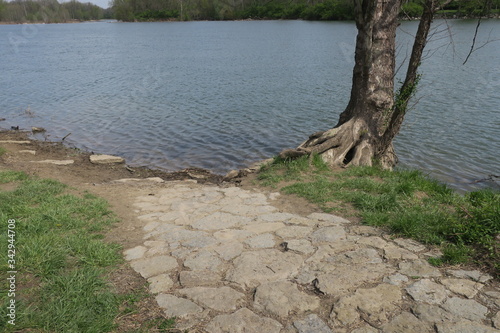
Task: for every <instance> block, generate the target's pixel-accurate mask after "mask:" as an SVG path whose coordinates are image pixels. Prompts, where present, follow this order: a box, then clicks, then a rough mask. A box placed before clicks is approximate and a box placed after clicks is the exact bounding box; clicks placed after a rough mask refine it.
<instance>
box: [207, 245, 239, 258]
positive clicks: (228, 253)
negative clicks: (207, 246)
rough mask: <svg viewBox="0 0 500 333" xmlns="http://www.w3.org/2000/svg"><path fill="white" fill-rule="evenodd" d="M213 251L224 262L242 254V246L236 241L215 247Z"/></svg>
mask: <svg viewBox="0 0 500 333" xmlns="http://www.w3.org/2000/svg"><path fill="white" fill-rule="evenodd" d="M214 251H215V252H217V254H218V255H219V256H220V257H221V258H222V259H224V260H232V259H234V258H236V257H237V256H239V255H240V254H241V253H242V252H243V244H241V243H240V242H237V241H229V242H225V243H223V244H221V245H219V246H217V247H214Z"/></svg>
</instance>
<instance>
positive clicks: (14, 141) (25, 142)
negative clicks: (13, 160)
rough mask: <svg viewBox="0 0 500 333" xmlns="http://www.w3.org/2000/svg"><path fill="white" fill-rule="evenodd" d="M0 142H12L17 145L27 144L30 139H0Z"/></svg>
mask: <svg viewBox="0 0 500 333" xmlns="http://www.w3.org/2000/svg"><path fill="white" fill-rule="evenodd" d="M0 143H12V144H17V145H28V144H30V143H31V141H19V140H0Z"/></svg>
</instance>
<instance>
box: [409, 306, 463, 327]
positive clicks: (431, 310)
mask: <svg viewBox="0 0 500 333" xmlns="http://www.w3.org/2000/svg"><path fill="white" fill-rule="evenodd" d="M412 312H413V314H414V315H415V316H417V318H418V319H420V320H422V321H426V322H429V323H433V324H437V323H444V322H447V321H453V320H456V318H455V317H454V316H453V315H452V314H451V313H449V312H448V311H446V310H444V309H443V308H441V307H440V306H438V305H431V304H425V303H416V304H415V305H414V306H413V307H412Z"/></svg>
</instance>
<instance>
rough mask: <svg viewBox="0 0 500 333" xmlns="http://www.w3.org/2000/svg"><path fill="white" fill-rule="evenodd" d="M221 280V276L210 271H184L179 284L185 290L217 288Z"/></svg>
mask: <svg viewBox="0 0 500 333" xmlns="http://www.w3.org/2000/svg"><path fill="white" fill-rule="evenodd" d="M221 279H222V278H221V276H220V275H219V274H217V273H215V272H212V271H209V270H203V271H182V272H180V274H179V283H180V284H181V286H182V287H184V288H189V287H206V286H215V285H217V284H218V283H219V282H220V281H221Z"/></svg>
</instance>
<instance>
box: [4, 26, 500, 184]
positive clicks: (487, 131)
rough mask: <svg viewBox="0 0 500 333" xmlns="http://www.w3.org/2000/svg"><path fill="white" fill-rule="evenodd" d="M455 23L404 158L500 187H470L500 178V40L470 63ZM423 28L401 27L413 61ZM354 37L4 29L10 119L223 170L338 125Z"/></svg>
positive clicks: (145, 157) (131, 154) (446, 176)
mask: <svg viewBox="0 0 500 333" xmlns="http://www.w3.org/2000/svg"><path fill="white" fill-rule="evenodd" d="M437 23H443V22H437ZM448 24H449V25H450V26H451V29H452V31H453V32H454V33H455V34H454V35H453V41H454V44H453V45H448V40H447V39H440V37H442V36H443V35H439V36H437V37H435V41H434V42H432V43H430V45H429V50H432V51H433V54H432V56H431V57H429V58H428V59H426V60H425V62H424V64H423V68H422V73H423V74H424V76H423V78H422V83H421V86H420V91H419V95H418V96H417V97H419V98H420V101H419V103H418V104H417V106H416V107H415V108H414V109H413V110H412V111H411V113H410V114H409V115H408V118H407V121H406V125H405V127H404V128H403V130H402V133H401V135H400V136H399V137H398V138H397V140H396V142H395V144H396V150H397V152H398V155H399V157H400V159H401V162H402V163H401V164H402V165H403V166H411V167H417V168H419V169H422V170H424V171H425V172H428V173H430V174H431V175H433V176H435V177H437V178H439V179H441V180H443V181H446V182H449V183H451V184H453V185H454V186H455V187H456V188H459V189H472V188H474V187H477V186H483V185H487V184H489V185H493V186H497V185H495V183H493V182H489V183H475V184H470V183H471V182H474V181H475V180H478V179H482V178H487V177H488V176H489V175H492V174H495V175H499V173H500V171H499V165H500V154H499V151H500V138H499V137H500V115H499V109H500V92H499V91H500V62H499V55H500V43H498V42H497V43H490V44H488V45H486V46H485V47H483V48H482V49H481V50H480V51H478V52H476V53H475V54H474V55H473V57H472V58H471V60H469V62H468V63H467V64H466V65H465V66H462V65H461V63H462V61H463V59H464V57H465V55H466V53H467V51H468V49H469V48H470V41H471V39H472V35H473V31H474V28H475V22H473V21H450V22H448ZM436 25H437V24H436ZM481 27H482V35H481V36H480V38H479V39H480V40H479V42H478V45H481V44H482V43H483V42H484V41H485V40H487V39H488V36H489V38H490V39H494V38H498V37H500V21H498V20H497V21H486V22H483V23H482V25H481ZM415 29H416V23H415V22H404V23H403V24H402V26H401V30H400V31H399V35H400V45H401V46H403V47H402V48H401V49H400V53H399V58H400V59H404V58H405V53H406V50H405V48H404V47H405V46H406V45H407V41H408V40H409V37H408V35H407V33H412V32H413V31H414V30H415ZM441 30H442V29H441ZM355 35H356V29H355V26H354V24H353V23H351V22H303V21H242V22H167V23H82V24H55V25H11V26H0V59H1V60H0V73H1V76H0V117H2V118H7V120H6V121H5V122H2V123H0V125H1V126H3V127H10V126H11V125H20V126H21V127H24V128H29V127H30V126H43V127H46V128H47V129H48V130H49V132H48V135H50V137H49V139H51V140H60V139H61V138H62V137H64V136H65V135H67V134H68V133H71V135H70V136H69V137H68V138H67V139H66V141H69V142H70V143H71V144H73V145H75V146H77V147H80V148H84V149H88V150H92V151H94V152H99V153H109V154H118V155H121V156H124V157H125V158H126V159H127V161H128V163H129V164H132V165H147V166H150V167H157V168H163V169H168V170H175V169H181V168H185V167H188V166H195V167H203V168H208V169H211V170H212V171H215V172H218V173H224V172H226V171H228V170H230V169H234V168H239V167H243V166H245V165H248V164H249V163H252V162H254V161H257V160H260V159H263V158H268V157H270V156H272V155H274V154H276V153H278V152H279V151H281V150H282V149H283V148H287V147H294V146H297V145H298V144H299V143H300V142H301V141H303V140H304V139H305V138H307V136H308V135H309V134H311V133H313V132H316V131H318V130H322V129H327V128H328V127H331V126H333V125H334V124H335V123H336V121H337V118H338V115H339V113H340V112H341V111H342V110H343V108H344V107H345V105H346V104H347V101H348V96H349V90H350V83H351V71H352V66H353V60H352V57H353V52H354V39H355ZM27 109H28V110H29V111H30V112H26V110H27Z"/></svg>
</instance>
